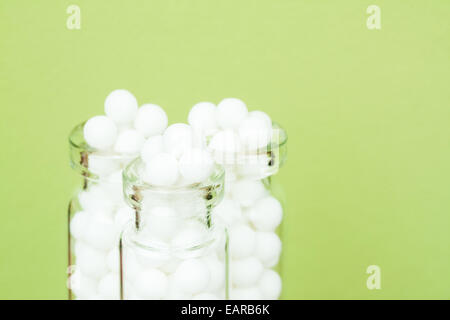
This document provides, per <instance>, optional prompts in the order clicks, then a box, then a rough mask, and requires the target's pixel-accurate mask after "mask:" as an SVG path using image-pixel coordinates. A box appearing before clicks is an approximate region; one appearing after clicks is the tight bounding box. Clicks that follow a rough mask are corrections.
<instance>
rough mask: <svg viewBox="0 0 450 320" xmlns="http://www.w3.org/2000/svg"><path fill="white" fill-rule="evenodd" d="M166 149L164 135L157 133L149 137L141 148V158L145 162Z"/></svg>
mask: <svg viewBox="0 0 450 320" xmlns="http://www.w3.org/2000/svg"><path fill="white" fill-rule="evenodd" d="M163 150H164V143H163V137H162V135H156V136H153V137H150V138H148V139H147V140H146V141H145V142H144V144H143V145H142V149H141V158H142V160H143V161H144V162H148V161H150V159H151V158H152V157H153V156H154V155H156V154H158V153H162V152H163Z"/></svg>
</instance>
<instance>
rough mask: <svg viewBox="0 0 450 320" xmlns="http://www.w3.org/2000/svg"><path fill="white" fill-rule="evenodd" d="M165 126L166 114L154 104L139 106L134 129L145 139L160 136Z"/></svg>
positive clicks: (166, 122) (166, 121)
mask: <svg viewBox="0 0 450 320" xmlns="http://www.w3.org/2000/svg"><path fill="white" fill-rule="evenodd" d="M167 124H168V119H167V114H166V112H165V111H164V110H163V109H162V108H161V107H160V106H158V105H156V104H144V105H143V106H141V107H140V108H139V109H138V111H137V115H136V119H135V120H134V127H135V128H136V130H138V131H139V132H141V133H142V134H143V135H144V136H145V137H146V138H147V137H150V136H154V135H157V134H162V133H163V132H164V130H165V129H166V128H167Z"/></svg>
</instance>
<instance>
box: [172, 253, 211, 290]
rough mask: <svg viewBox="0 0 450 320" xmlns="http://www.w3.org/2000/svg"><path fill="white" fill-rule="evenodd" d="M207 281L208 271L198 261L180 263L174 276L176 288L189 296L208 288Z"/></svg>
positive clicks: (204, 265)
mask: <svg viewBox="0 0 450 320" xmlns="http://www.w3.org/2000/svg"><path fill="white" fill-rule="evenodd" d="M209 279H210V272H209V269H208V267H207V266H206V264H205V263H204V262H203V261H201V260H200V259H188V260H185V261H183V262H181V263H180V265H179V266H178V268H177V270H176V271H175V274H174V280H175V284H176V286H177V287H179V288H180V289H181V290H182V291H184V292H186V293H189V294H197V293H200V292H201V291H203V290H204V289H205V288H206V287H207V286H208V282H209Z"/></svg>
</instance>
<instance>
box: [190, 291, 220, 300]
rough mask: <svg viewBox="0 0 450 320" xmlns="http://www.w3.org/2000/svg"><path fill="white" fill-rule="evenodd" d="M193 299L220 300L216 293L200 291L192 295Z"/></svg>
mask: <svg viewBox="0 0 450 320" xmlns="http://www.w3.org/2000/svg"><path fill="white" fill-rule="evenodd" d="M192 299H193V300H219V297H218V296H216V295H215V294H214V293H207V292H205V293H199V294H196V295H195V296H193V297H192Z"/></svg>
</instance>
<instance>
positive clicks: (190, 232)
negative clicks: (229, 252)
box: [171, 222, 208, 249]
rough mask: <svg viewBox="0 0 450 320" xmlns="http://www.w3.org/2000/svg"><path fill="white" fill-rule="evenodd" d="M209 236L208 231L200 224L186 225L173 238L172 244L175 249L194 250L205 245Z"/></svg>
mask: <svg viewBox="0 0 450 320" xmlns="http://www.w3.org/2000/svg"><path fill="white" fill-rule="evenodd" d="M207 236H208V230H207V229H206V227H205V226H204V225H203V224H201V223H200V222H193V223H190V224H186V225H185V226H183V228H181V229H180V232H179V233H178V234H177V235H176V236H175V237H174V238H173V240H172V242H171V244H172V246H173V247H174V248H177V249H179V248H192V247H194V246H196V245H199V244H201V243H203V242H204V241H205V240H206V238H207Z"/></svg>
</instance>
